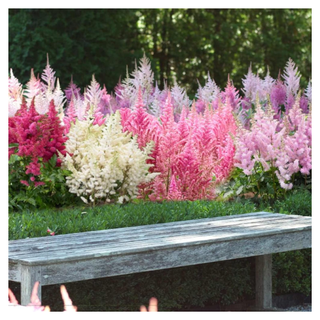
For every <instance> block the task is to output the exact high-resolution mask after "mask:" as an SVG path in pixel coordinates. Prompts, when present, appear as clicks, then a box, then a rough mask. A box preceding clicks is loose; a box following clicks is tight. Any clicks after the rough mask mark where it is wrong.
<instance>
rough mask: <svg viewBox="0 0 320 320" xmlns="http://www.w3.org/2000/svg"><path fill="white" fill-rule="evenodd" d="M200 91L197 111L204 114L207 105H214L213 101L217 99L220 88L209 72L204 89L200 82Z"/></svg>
mask: <svg viewBox="0 0 320 320" xmlns="http://www.w3.org/2000/svg"><path fill="white" fill-rule="evenodd" d="M198 86H199V88H198V90H197V93H196V98H197V101H196V109H197V111H198V112H199V113H200V112H201V113H203V112H204V110H205V108H206V106H207V105H212V103H213V101H214V100H215V99H216V98H217V96H218V94H219V92H220V88H219V87H218V86H217V84H216V83H215V81H214V80H213V79H211V77H210V74H209V72H208V78H207V81H206V83H205V85H204V87H203V88H202V87H201V85H200V83H199V81H198Z"/></svg>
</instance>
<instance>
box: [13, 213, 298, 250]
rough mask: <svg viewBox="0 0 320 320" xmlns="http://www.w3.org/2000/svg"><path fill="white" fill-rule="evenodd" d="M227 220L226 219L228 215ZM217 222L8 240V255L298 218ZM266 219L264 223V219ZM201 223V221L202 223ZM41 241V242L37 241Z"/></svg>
mask: <svg viewBox="0 0 320 320" xmlns="http://www.w3.org/2000/svg"><path fill="white" fill-rule="evenodd" d="M228 217H229V216H228ZM228 217H225V218H226V219H217V218H209V219H200V220H188V221H184V222H185V223H183V222H176V223H175V222H173V223H162V224H154V225H145V226H139V227H128V228H117V229H108V230H100V231H90V232H81V233H72V234H65V235H56V236H54V237H49V236H47V237H41V238H31V239H23V241H22V240H21V239H20V240H13V241H10V252H12V253H13V252H15V251H18V250H27V249H28V248H32V247H33V246H34V245H35V244H39V242H41V246H46V248H49V247H50V246H56V245H57V243H58V244H59V246H60V247H61V246H62V245H63V244H64V243H66V244H69V243H70V242H71V243H75V244H77V243H81V242H88V243H90V242H96V241H100V240H103V239H107V240H108V241H112V240H116V241H118V239H120V240H121V239H128V237H130V236H133V237H134V238H136V237H145V236H147V235H150V234H160V233H161V232H163V233H171V232H175V233H176V232H179V230H192V229H200V228H208V225H210V228H217V227H228V226H234V225H236V224H239V223H240V224H241V225H243V224H244V223H249V222H255V223H258V222H262V223H263V224H266V223H270V222H271V221H273V220H274V219H286V220H287V221H288V220H290V219H297V218H298V219H300V218H301V217H298V216H287V217H283V215H276V214H268V215H258V216H252V217H251V216H245V217H238V218H236V216H233V217H235V218H234V219H227V218H228ZM266 219H267V220H266ZM204 220H205V221H204ZM40 239H41V240H40Z"/></svg>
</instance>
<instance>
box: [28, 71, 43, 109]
mask: <svg viewBox="0 0 320 320" xmlns="http://www.w3.org/2000/svg"><path fill="white" fill-rule="evenodd" d="M40 92H41V82H40V79H39V77H38V78H36V77H35V75H34V71H33V69H31V75H30V80H29V82H28V83H27V88H26V90H25V96H26V101H27V103H28V105H30V104H31V100H32V99H33V98H34V97H35V96H37V95H38V94H39V93H40Z"/></svg>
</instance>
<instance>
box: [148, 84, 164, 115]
mask: <svg viewBox="0 0 320 320" xmlns="http://www.w3.org/2000/svg"><path fill="white" fill-rule="evenodd" d="M161 106H162V100H161V90H160V89H159V87H158V83H157V82H156V87H155V89H154V93H153V101H152V103H151V105H150V107H149V112H150V114H152V115H153V116H155V117H157V118H158V117H160V115H161V113H162V107H161Z"/></svg>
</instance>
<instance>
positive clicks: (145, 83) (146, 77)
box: [115, 54, 154, 110]
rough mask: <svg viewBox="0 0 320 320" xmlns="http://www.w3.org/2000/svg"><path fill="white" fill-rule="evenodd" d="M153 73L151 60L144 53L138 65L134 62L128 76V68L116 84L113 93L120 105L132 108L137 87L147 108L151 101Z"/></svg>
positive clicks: (135, 98)
mask: <svg viewBox="0 0 320 320" xmlns="http://www.w3.org/2000/svg"><path fill="white" fill-rule="evenodd" d="M153 82H154V74H153V72H152V70H151V62H150V60H149V59H148V58H147V57H146V55H145V54H144V55H143V57H142V58H141V59H140V61H139V67H138V66H137V63H135V69H134V71H133V72H132V74H131V77H130V76H129V72H128V68H127V73H126V78H125V79H124V80H123V81H122V82H121V83H119V84H118V85H117V87H116V90H115V93H116V97H117V101H118V103H120V104H121V107H127V108H131V109H132V108H134V105H135V102H136V100H137V95H138V91H139V88H140V90H141V92H142V99H143V102H144V104H145V105H146V108H147V110H149V107H150V105H151V103H152V101H153V92H154V86H153Z"/></svg>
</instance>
